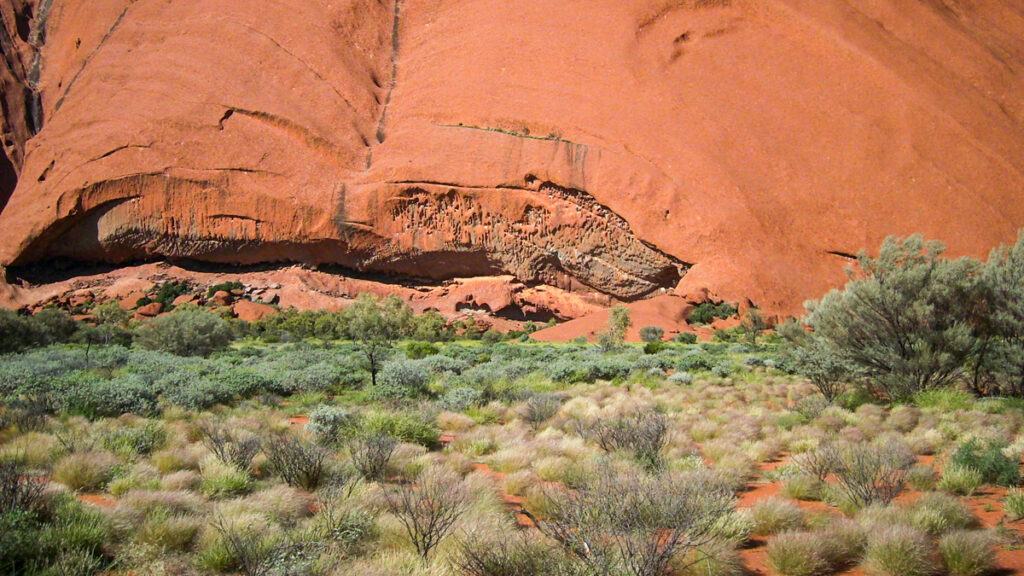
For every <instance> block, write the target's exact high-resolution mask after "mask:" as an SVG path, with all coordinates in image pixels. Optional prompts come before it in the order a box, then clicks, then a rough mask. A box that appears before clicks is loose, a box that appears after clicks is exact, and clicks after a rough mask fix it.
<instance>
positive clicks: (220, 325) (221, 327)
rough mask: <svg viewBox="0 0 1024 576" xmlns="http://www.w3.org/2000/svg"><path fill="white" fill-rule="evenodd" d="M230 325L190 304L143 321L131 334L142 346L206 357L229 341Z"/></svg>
mask: <svg viewBox="0 0 1024 576" xmlns="http://www.w3.org/2000/svg"><path fill="white" fill-rule="evenodd" d="M232 337H233V335H232V333H231V327H230V326H229V325H228V323H227V322H226V321H225V320H224V319H223V318H221V317H220V316H218V315H216V314H214V313H213V312H208V311H206V310H203V309H201V308H198V307H196V306H192V305H181V306H179V307H178V308H176V309H175V310H174V312H171V313H170V314H165V315H163V316H159V317H157V318H153V319H152V320H149V321H147V322H146V323H145V324H144V325H143V326H142V327H141V328H139V330H138V332H136V334H135V341H136V342H137V343H138V344H139V345H140V346H142V347H143V348H148V349H150V350H162V351H164V352H170V353H171V354H176V355H178V356H209V355H210V353H212V352H214V351H215V350H219V349H222V348H225V347H226V346H227V345H228V343H230V342H231V339H232Z"/></svg>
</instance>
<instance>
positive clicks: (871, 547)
mask: <svg viewBox="0 0 1024 576" xmlns="http://www.w3.org/2000/svg"><path fill="white" fill-rule="evenodd" d="M931 553H932V545H931V543H930V542H929V541H928V538H927V537H926V536H925V535H924V534H922V533H921V532H920V531H918V530H915V529H914V528H910V527H908V526H889V527H886V528H882V529H881V530H879V531H877V532H875V533H874V534H872V535H871V537H870V539H869V540H868V546H867V551H866V552H865V557H864V565H865V566H866V567H867V569H868V570H869V571H870V572H872V573H873V574H880V575H882V576H928V575H929V574H932V573H933V572H934V571H935V565H934V563H933V562H932V555H931Z"/></svg>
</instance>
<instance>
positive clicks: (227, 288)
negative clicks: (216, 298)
mask: <svg viewBox="0 0 1024 576" xmlns="http://www.w3.org/2000/svg"><path fill="white" fill-rule="evenodd" d="M244 288H245V285H244V284H242V283H241V282H238V281H231V282H221V283H220V284H214V285H213V286H210V287H209V288H208V289H207V290H206V297H207V298H209V297H211V296H213V295H214V294H216V293H217V292H221V291H223V292H231V291H232V290H242V289H244Z"/></svg>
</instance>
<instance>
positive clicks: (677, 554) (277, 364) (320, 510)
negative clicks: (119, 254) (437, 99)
mask: <svg viewBox="0 0 1024 576" xmlns="http://www.w3.org/2000/svg"><path fill="white" fill-rule="evenodd" d="M1021 252H1022V248H1021V243H1018V245H1017V246H1015V247H1013V248H1010V249H1004V250H1001V251H997V252H996V253H995V254H994V255H993V257H992V258H991V259H990V261H989V262H988V263H986V264H980V263H977V262H973V261H967V260H957V261H952V262H951V261H947V260H943V259H942V258H941V257H940V251H939V250H938V247H937V246H934V245H929V244H926V243H923V242H919V241H917V240H915V239H911V240H907V241H890V242H888V243H887V244H886V246H884V247H883V249H882V253H881V255H880V256H879V257H878V258H877V259H872V258H868V257H866V256H865V257H863V258H862V259H861V262H860V264H861V269H860V272H858V273H857V275H856V276H855V278H854V279H853V281H852V282H851V284H850V285H849V286H848V287H847V289H846V290H845V291H843V292H838V291H837V292H835V293H833V294H830V295H829V296H827V297H826V298H825V299H824V300H822V302H820V303H817V304H813V305H812V306H811V313H810V315H809V316H808V317H807V318H806V319H805V321H806V324H807V326H809V327H810V328H812V329H813V330H811V331H808V330H806V329H805V328H804V327H803V326H800V325H799V324H797V323H793V322H791V323H789V324H786V325H785V326H780V327H779V328H778V332H779V334H775V333H772V332H765V326H764V324H763V320H761V319H760V317H759V316H757V315H756V313H748V314H746V316H745V318H744V321H743V323H742V324H741V325H740V326H739V327H738V328H737V329H736V330H733V331H731V332H728V333H725V334H722V335H719V336H718V337H717V338H715V339H713V340H712V341H708V342H699V343H698V342H696V341H695V340H693V339H689V338H686V339H674V340H669V339H667V338H666V337H665V334H664V333H662V332H659V331H657V330H652V329H650V327H643V328H642V329H641V335H642V336H643V340H644V341H645V342H644V343H643V344H641V345H635V344H629V343H626V342H625V334H626V331H627V330H628V329H629V327H630V324H631V323H630V321H629V318H628V311H627V310H626V309H625V308H618V309H615V311H613V313H612V314H611V321H610V324H609V327H608V330H607V332H606V333H605V335H604V337H603V338H602V339H601V341H600V342H599V343H598V344H597V345H593V344H587V343H585V342H572V343H565V344H541V343H537V342H534V341H531V340H529V338H528V332H529V330H524V331H523V332H522V333H519V334H513V335H511V336H510V335H502V334H500V333H496V332H494V333H492V332H486V331H484V332H477V333H473V332H472V331H471V330H467V328H466V327H465V326H463V327H458V328H453V327H452V326H450V325H448V324H446V323H445V322H444V319H443V318H440V317H439V316H438V315H436V314H433V313H428V314H423V315H418V316H417V315H413V314H412V313H411V311H410V310H409V309H408V307H407V306H405V305H404V304H402V303H401V302H399V301H397V300H387V301H383V302H382V301H375V300H373V299H370V298H363V299H361V300H360V301H359V302H357V304H355V305H353V306H352V307H351V308H350V309H349V310H347V311H344V312H340V313H328V312H317V313H298V312H294V311H292V312H284V313H281V314H278V315H274V316H269V317H267V318H266V319H264V320H261V321H259V322H255V323H252V324H244V323H239V322H237V321H235V320H229V319H225V318H222V317H221V316H219V315H217V314H216V313H215V312H211V311H209V310H205V309H201V308H198V307H195V306H191V305H187V304H186V305H179V306H178V307H177V308H176V309H175V310H174V311H172V312H171V313H169V314H166V315H164V316H161V317H158V318H157V319H155V320H151V321H145V322H142V323H136V322H135V321H129V320H128V319H127V318H126V316H125V315H124V314H119V313H117V311H115V310H113V308H111V307H109V306H108V307H107V308H102V306H100V307H97V308H101V309H100V310H99V311H98V312H96V313H95V317H96V319H97V324H96V325H95V326H86V325H82V324H79V323H76V322H74V321H71V320H70V319H69V318H67V317H66V315H64V316H62V314H63V313H61V312H57V311H52V312H47V313H46V314H45V315H43V316H41V317H40V316H39V315H36V316H33V317H28V316H21V315H17V314H13V313H7V312H2V313H0V330H2V331H3V334H4V339H3V340H2V341H3V346H4V347H5V348H4V350H3V351H4V352H5V355H4V356H2V358H0V402H2V404H0V534H2V535H3V538H0V573H4V574H16V575H22V574H26V575H27V574H61V575H87V574H90V575H91V574H125V575H127V574H197V575H198V574H203V575H214V574H245V575H272V574H295V575H336V574H357V575H377V574H381V575H383V574H408V575H432V576H441V575H444V576H447V575H453V576H454V575H465V576H499V575H510V574H513V575H514V574H539V575H551V576H593V575H601V576H626V575H632V576H662V575H667V574H673V575H680V576H688V575H689V576H695V575H697V574H722V575H727V576H728V575H733V574H735V575H740V574H742V573H743V570H744V565H746V566H747V568H750V567H751V563H752V562H757V561H759V560H758V559H760V561H763V562H765V563H767V566H766V567H764V566H759V567H760V568H764V569H766V570H767V571H769V572H770V573H774V574H779V575H783V576H798V575H822V574H841V573H843V572H844V571H848V570H851V569H861V570H865V571H867V572H869V573H871V574H882V575H887V574H892V575H896V574H899V575H914V574H920V575H922V576H923V575H926V574H927V575H932V574H948V575H950V576H958V575H965V576H981V575H983V574H988V573H992V572H993V570H995V569H996V562H997V559H998V558H997V556H996V555H995V553H994V552H995V551H996V550H997V549H1000V548H1001V549H1003V550H1005V551H1007V553H1013V552H1014V551H1015V550H1016V548H1017V547H1019V545H1020V542H1021V540H1020V538H1021V534H1020V531H1019V529H1018V527H1017V525H1016V524H1014V522H1016V521H1017V520H1018V519H1020V518H1021V517H1022V516H1024V497H1022V495H1021V493H1020V491H1019V488H1018V486H1019V484H1020V474H1019V463H1020V459H1021V456H1022V455H1024V404H1022V403H1021V400H1020V399H1019V398H1018V396H1019V392H1020V391H1021V390H1024V386H1017V385H1016V384H1015V382H1017V383H1019V382H1018V381H1016V380H1014V378H1015V377H1016V376H1015V374H1017V373H1016V372H1015V370H1017V368H1019V367H1018V366H1016V364H1015V359H1016V358H1017V357H1016V356H1014V354H1015V353H1016V352H1015V350H1017V349H1016V348H1015V346H1019V345H1020V338H1021V336H1020V334H1021V333H1019V332H1015V330H1016V328H1015V326H1016V325H1015V324H1014V322H1016V320H1015V318H1017V316H1015V314H1017V312H1016V311H1015V310H1016V309H1015V308H1014V304H1013V302H1015V301H1014V300H1013V298H1014V297H1015V296H1013V294H1016V293H1015V292H1013V290H1015V288H1014V287H1013V282H1015V281H1016V280H1015V279H1016V278H1017V277H1016V276H1014V273H1015V271H1014V270H1010V269H1009V268H1012V267H1013V266H1016V265H1017V264H1016V263H1018V262H1019V260H1018V259H1019V258H1020V256H1019V254H1020V253H1021ZM936 278H938V279H940V280H941V282H940V284H941V285H933V284H932V283H933V282H935V281H936V280H935V279H936ZM218 289H223V290H232V289H235V290H237V288H234V287H231V286H223V287H219V288H218ZM179 292H180V289H179V288H172V289H168V290H166V291H165V292H163V293H164V295H165V297H166V298H165V299H172V296H176V295H177V294H178V293H179ZM979 295H983V296H979ZM172 301H173V299H172ZM979 302H985V303H987V304H986V306H980V304H979ZM865 303H866V304H865ZM963 303H967V304H969V305H962V306H961V304H963ZM954 304H955V305H954ZM725 306H727V305H717V304H715V305H711V304H709V305H706V306H705V307H703V308H698V309H697V310H699V317H698V318H697V319H698V320H701V319H703V321H707V322H711V321H713V320H714V318H716V317H718V316H720V315H723V314H728V315H729V316H732V315H735V310H733V309H729V308H725ZM947 312H948V313H952V314H954V315H959V316H956V317H955V319H952V320H951V319H950V318H948V317H946V315H947ZM695 313H697V311H695ZM69 322H70V323H69ZM104 326H105V328H104ZM887 326H888V328H886V327H887ZM897 329H898V330H897ZM894 331H896V332H894ZM900 331H902V332H900ZM488 334H490V335H488ZM8 336H9V337H8ZM901 338H903V339H905V340H904V343H905V344H907V346H908V349H907V350H904V351H900V350H898V348H899V346H898V342H900V341H901V340H900V339H901ZM520 339H523V341H520ZM995 351H998V352H995ZM993 518H995V520H993Z"/></svg>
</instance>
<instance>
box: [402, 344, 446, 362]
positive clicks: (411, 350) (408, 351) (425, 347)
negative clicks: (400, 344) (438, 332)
mask: <svg viewBox="0 0 1024 576" xmlns="http://www.w3.org/2000/svg"><path fill="white" fill-rule="evenodd" d="M439 351H440V350H438V348H437V345H435V344H431V343H430V342H409V343H408V344H406V345H405V355H406V356H408V357H409V359H410V360H421V359H423V358H426V357H427V356H433V355H435V354H437V353H438V352H439Z"/></svg>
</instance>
